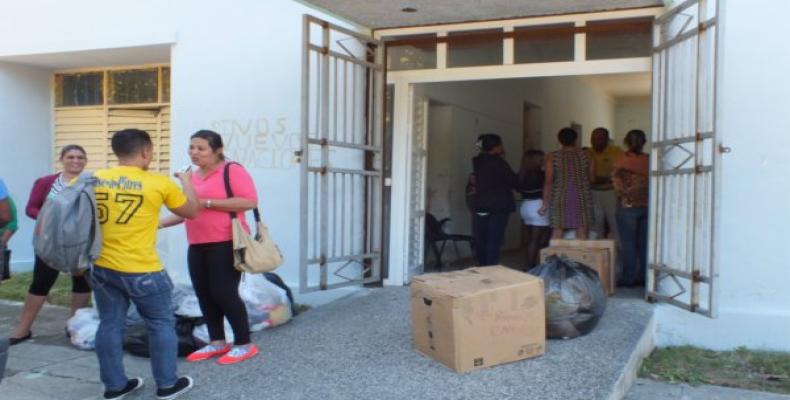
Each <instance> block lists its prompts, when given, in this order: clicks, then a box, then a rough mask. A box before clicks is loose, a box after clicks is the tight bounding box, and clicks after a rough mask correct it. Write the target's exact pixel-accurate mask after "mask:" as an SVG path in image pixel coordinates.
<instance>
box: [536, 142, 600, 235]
mask: <svg viewBox="0 0 790 400" xmlns="http://www.w3.org/2000/svg"><path fill="white" fill-rule="evenodd" d="M557 139H558V140H559V142H560V145H561V148H560V149H559V150H557V151H555V152H553V153H551V154H549V155H548V157H546V184H545V185H544V186H543V207H541V209H540V210H539V212H540V214H541V215H545V214H546V213H547V212H549V215H550V219H551V227H552V237H553V238H555V239H559V238H562V236H563V234H564V232H565V231H566V230H575V231H576V238H577V239H587V234H588V231H589V228H590V225H591V223H592V222H593V214H592V199H591V195H590V183H591V182H592V177H593V166H592V163H591V162H590V158H589V155H588V152H587V151H585V150H582V149H580V148H579V145H578V142H579V134H578V133H576V131H575V130H573V129H572V128H562V129H560V131H559V133H558V134H557Z"/></svg>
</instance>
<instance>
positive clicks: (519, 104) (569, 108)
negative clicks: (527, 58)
mask: <svg viewBox="0 0 790 400" xmlns="http://www.w3.org/2000/svg"><path fill="white" fill-rule="evenodd" d="M425 94H426V95H427V96H428V97H429V98H431V100H432V101H433V102H434V103H433V106H432V107H431V110H430V124H429V147H428V188H427V189H428V190H427V193H428V195H429V196H430V197H429V202H430V204H429V211H430V212H432V213H433V214H434V215H435V216H436V217H437V218H438V219H440V220H441V219H442V218H446V217H450V218H451V219H452V220H451V223H450V224H448V225H447V228H448V229H447V231H448V232H453V233H464V234H466V233H471V216H470V213H469V211H468V210H467V208H466V198H465V193H464V190H465V186H466V181H467V177H468V175H469V173H471V172H472V163H471V159H472V158H473V157H474V156H475V155H476V154H477V149H476V148H475V146H474V143H475V141H476V139H477V136H478V135H479V134H481V133H484V132H496V133H499V134H500V135H501V136H502V138H503V141H504V144H505V151H506V157H505V158H506V160H507V161H508V163H509V164H510V166H511V167H512V168H513V170H514V171H518V168H519V166H520V162H521V154H522V152H523V150H524V136H523V134H524V104H525V102H526V103H529V104H530V105H532V106H535V107H537V110H536V111H535V112H533V113H532V115H531V116H532V118H533V119H535V120H536V121H532V123H531V125H533V126H532V127H531V128H530V129H529V130H530V131H533V132H537V133H538V134H539V135H540V137H536V138H535V139H534V142H536V143H539V144H540V147H541V148H542V149H543V150H544V151H547V152H548V151H552V150H555V149H556V148H557V147H558V145H557V144H556V143H557V140H556V133H557V132H558V131H559V129H560V128H563V127H566V126H569V125H570V123H571V122H577V123H580V124H581V125H582V126H583V129H584V130H585V132H586V133H585V134H584V135H583V139H584V141H585V143H589V131H590V130H591V129H592V128H594V127H597V126H605V127H608V128H609V129H614V121H615V118H614V116H615V103H614V100H613V99H612V98H611V97H609V96H608V95H607V94H606V93H604V92H603V91H601V90H600V89H598V88H596V87H594V86H592V85H590V84H588V83H587V82H585V81H584V80H583V79H581V78H579V77H562V78H539V79H521V80H491V81H474V82H460V83H436V84H427V85H425ZM535 124H538V126H534V125H535ZM514 196H515V195H514ZM516 199H518V197H517V196H516ZM520 239H521V219H520V217H519V214H518V213H517V212H515V213H513V214H512V215H511V218H510V222H509V223H508V228H507V231H506V241H505V246H504V248H505V249H516V248H519V247H520ZM463 251H464V252H466V250H465V249H464V250H463Z"/></svg>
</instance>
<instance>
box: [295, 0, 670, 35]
mask: <svg viewBox="0 0 790 400" xmlns="http://www.w3.org/2000/svg"><path fill="white" fill-rule="evenodd" d="M305 1H306V2H308V3H311V4H313V5H315V6H317V7H319V8H322V9H324V10H326V11H329V12H330V13H333V14H335V15H338V16H341V17H343V18H346V19H348V20H350V21H353V22H355V23H357V24H360V25H362V26H365V27H367V28H371V29H381V28H396V27H406V26H420V25H433V24H448V23H458V22H468V21H485V20H497V19H508V18H519V17H534V16H541V15H557V14H576V13H587V12H596V11H611V10H620V9H627V8H640V7H655V6H663V5H664V2H663V0H386V1H385V0H305ZM408 8H411V9H415V10H416V11H415V12H404V11H402V10H404V9H408Z"/></svg>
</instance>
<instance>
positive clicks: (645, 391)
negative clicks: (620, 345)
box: [625, 379, 790, 400]
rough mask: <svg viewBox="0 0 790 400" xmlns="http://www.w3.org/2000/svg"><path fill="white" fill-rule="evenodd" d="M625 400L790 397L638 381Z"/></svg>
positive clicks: (766, 399) (789, 398)
mask: <svg viewBox="0 0 790 400" xmlns="http://www.w3.org/2000/svg"><path fill="white" fill-rule="evenodd" d="M625 400H790V396H784V395H780V394H773V393H764V392H754V391H751V390H741V389H731V388H725V387H720V386H708V385H703V386H689V385H686V384H678V385H675V384H670V383H664V382H657V381H653V380H649V379H638V380H637V381H636V383H635V384H634V385H633V386H632V387H631V391H629V392H628V395H626V396H625Z"/></svg>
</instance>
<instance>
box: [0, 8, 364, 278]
mask: <svg viewBox="0 0 790 400" xmlns="http://www.w3.org/2000/svg"><path fill="white" fill-rule="evenodd" d="M124 4H125V3H124ZM41 10H47V12H46V13H42V12H41ZM114 10H115V9H114V8H113V7H108V4H107V2H106V1H101V0H79V1H71V2H59V1H54V0H33V1H25V2H4V3H3V4H2V5H0V60H2V59H3V58H9V57H11V58H14V59H16V60H19V58H18V57H12V56H23V55H31V54H39V53H62V52H65V51H78V50H80V51H81V50H94V49H107V48H117V47H129V46H149V45H156V44H162V43H173V46H172V52H171V64H172V77H171V79H172V82H171V93H172V95H171V99H172V132H173V136H172V139H171V148H172V154H171V160H172V162H171V163H172V165H173V167H174V168H178V167H180V166H182V165H184V164H187V163H188V161H189V159H188V157H187V154H186V153H187V149H188V142H189V135H191V133H193V132H195V131H196V130H198V129H206V128H207V129H213V130H216V131H217V132H219V133H221V134H222V135H223V137H224V139H225V142H226V151H227V153H228V154H229V155H230V156H231V157H232V158H234V159H235V160H238V161H241V162H242V163H243V164H244V165H245V166H246V167H247V168H248V169H249V170H250V172H251V174H252V175H253V178H254V179H255V182H256V184H257V188H258V193H259V198H260V207H261V212H262V215H263V218H264V219H265V220H266V222H267V223H268V225H269V229H270V232H271V234H272V236H273V237H274V240H275V241H276V242H277V243H278V244H279V246H280V248H281V250H282V251H283V253H284V255H285V260H286V261H285V265H284V266H283V267H281V268H280V269H279V270H278V272H279V273H280V274H281V275H282V276H283V279H285V280H286V281H287V282H288V283H289V284H291V285H294V286H295V285H296V284H297V282H298V262H299V229H300V226H299V214H300V208H299V204H300V199H299V190H298V188H299V186H298V182H299V180H300V174H299V166H298V164H295V163H294V162H293V152H294V151H295V150H298V148H299V147H300V146H299V144H300V142H299V131H300V107H301V103H300V98H301V89H300V82H301V70H302V68H301V51H302V15H303V14H305V13H309V14H312V15H315V16H318V17H321V18H327V19H329V20H330V21H332V22H335V23H339V24H341V25H346V26H349V25H348V24H345V23H343V22H342V21H338V20H336V19H333V18H330V17H329V16H327V15H324V14H322V13H321V12H318V11H316V10H313V9H310V8H308V7H306V6H304V5H302V4H301V3H298V2H295V1H291V0H270V1H254V0H238V1H234V2H233V3H221V2H215V1H209V0H199V1H194V0H178V1H171V2H161V1H156V0H143V1H138V2H135V4H134V6H128V5H125V6H123V12H122V13H118V12H116V11H114ZM80 21H84V22H80ZM84 66H85V67H93V66H95V65H90V64H87V65H84ZM40 78H41V79H42V82H45V85H48V82H49V76H48V75H46V74H42V75H41V76H40ZM37 85H38V86H35V87H41V86H40V85H41V84H40V83H38V82H37ZM25 86H27V85H25ZM46 88H47V90H49V86H46ZM1 113H3V111H0V115H3V114H1ZM8 114H12V113H8ZM50 114H51V104H50V103H49V94H48V93H47V104H46V107H45V109H43V110H41V113H35V114H34V115H30V116H28V117H26V118H22V117H21V116H17V117H15V118H16V120H17V121H29V120H32V121H37V122H36V123H38V121H41V123H43V124H44V126H45V129H47V130H49V131H51V128H50V127H49V124H50V122H49V121H48V120H47V118H50ZM0 123H2V124H5V123H6V122H5V120H0ZM31 129H32V128H31ZM0 135H2V136H3V139H5V138H6V135H8V133H7V132H6V131H3V132H2V133H0ZM50 140H51V139H50ZM36 143H37V145H38V146H42V147H43V148H44V149H46V151H47V154H46V157H45V159H46V160H47V161H48V160H49V158H48V157H49V152H50V151H51V150H50V147H51V144H50V143H51V142H50V141H45V140H42V139H41V138H40V137H39V138H37V139H36ZM3 163H4V164H3V165H4V168H3V174H4V175H5V171H6V169H5V165H6V164H5V160H3ZM31 163H33V161H31ZM49 168H50V164H49V163H47V164H42V165H41V167H40V168H39V171H40V172H37V173H36V174H31V177H30V178H26V179H25V184H26V185H30V182H31V180H30V179H32V175H41V174H43V173H45V172H46V171H47V170H48V169H49ZM28 188H29V187H28ZM26 198H27V197H26V196H25V199H26ZM162 239H163V240H161V241H160V246H159V249H160V251H162V253H163V258H164V260H165V263H166V265H167V267H168V269H169V270H171V271H174V272H177V273H175V275H176V278H177V279H183V280H186V279H188V278H187V276H186V274H185V271H186V246H187V245H186V238H185V234H184V232H183V228H181V227H177V228H171V229H169V230H167V231H164V232H162ZM18 241H19V242H27V243H29V242H30V239H29V237H22V238H20V239H18Z"/></svg>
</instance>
